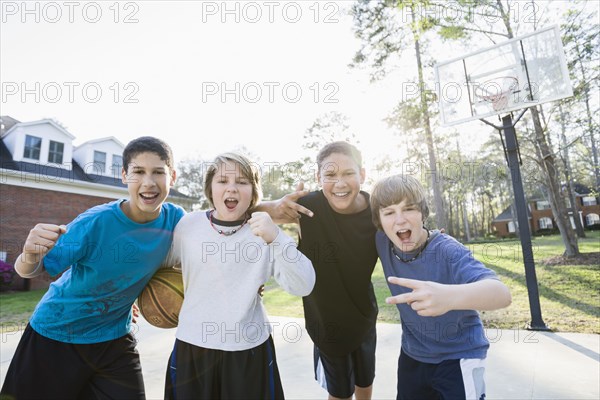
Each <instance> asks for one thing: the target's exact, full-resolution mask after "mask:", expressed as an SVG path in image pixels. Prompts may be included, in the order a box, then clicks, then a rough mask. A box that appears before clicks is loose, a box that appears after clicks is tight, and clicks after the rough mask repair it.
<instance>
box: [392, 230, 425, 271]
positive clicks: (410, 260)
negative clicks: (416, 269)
mask: <svg viewBox="0 0 600 400" xmlns="http://www.w3.org/2000/svg"><path fill="white" fill-rule="evenodd" d="M424 228H425V227H424ZM425 230H426V231H427V239H425V243H423V246H422V247H421V249H420V250H419V251H418V252H417V254H415V255H414V256H413V257H412V258H409V259H408V260H405V259H403V258H402V257H400V255H399V254H398V253H396V249H395V248H394V243H392V242H390V246H391V248H392V253H393V254H394V256H396V258H397V259H398V260H399V261H402V262H404V263H409V262H413V261H415V260H416V259H417V257H419V256H420V255H421V253H422V252H423V250H425V247H427V245H428V244H429V237H430V236H431V234H430V233H429V229H427V228H425Z"/></svg>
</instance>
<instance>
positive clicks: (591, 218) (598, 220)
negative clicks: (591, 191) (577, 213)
mask: <svg viewBox="0 0 600 400" xmlns="http://www.w3.org/2000/svg"><path fill="white" fill-rule="evenodd" d="M598 224H600V216H598V214H593V213H592V214H588V215H586V216H585V225H586V226H591V225H598Z"/></svg>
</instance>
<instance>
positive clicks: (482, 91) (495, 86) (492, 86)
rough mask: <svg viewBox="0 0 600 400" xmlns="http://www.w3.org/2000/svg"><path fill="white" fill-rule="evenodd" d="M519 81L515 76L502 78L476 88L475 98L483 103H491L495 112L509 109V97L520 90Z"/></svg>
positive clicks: (491, 80)
mask: <svg viewBox="0 0 600 400" xmlns="http://www.w3.org/2000/svg"><path fill="white" fill-rule="evenodd" d="M518 89H519V80H518V79H517V78H515V77H514V76H500V77H497V78H494V79H490V80H489V81H486V82H484V83H482V84H481V85H479V86H476V87H475V91H474V93H475V97H476V98H478V99H479V100H480V101H481V102H485V103H491V104H492V108H493V110H494V111H497V112H500V111H502V110H505V109H506V108H507V107H508V100H509V96H510V95H511V94H512V93H517V92H518V91H519V90H518Z"/></svg>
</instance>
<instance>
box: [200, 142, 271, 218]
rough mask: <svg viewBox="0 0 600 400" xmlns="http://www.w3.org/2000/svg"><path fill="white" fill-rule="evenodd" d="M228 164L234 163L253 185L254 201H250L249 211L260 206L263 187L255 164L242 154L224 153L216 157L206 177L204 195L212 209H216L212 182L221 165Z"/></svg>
mask: <svg viewBox="0 0 600 400" xmlns="http://www.w3.org/2000/svg"><path fill="white" fill-rule="evenodd" d="M226 162H232V163H234V164H235V165H236V168H240V172H241V174H242V175H243V176H244V177H245V178H246V179H248V180H249V181H250V184H251V185H252V200H250V206H249V207H248V209H249V210H250V209H252V208H253V207H254V206H255V205H256V204H258V202H259V200H260V198H261V196H262V186H261V183H260V171H259V169H258V168H257V167H256V165H255V164H254V163H252V162H251V161H250V160H248V158H247V157H245V156H244V155H242V154H239V153H233V152H230V153H223V154H221V155H218V156H217V157H215V159H214V160H213V162H212V163H210V164H209V166H208V169H207V170H206V175H205V176H204V195H205V196H206V198H207V199H208V202H209V203H210V206H211V207H214V206H215V205H214V203H213V193H212V181H213V178H214V177H215V174H216V173H217V170H218V169H219V166H220V165H221V164H224V163H226Z"/></svg>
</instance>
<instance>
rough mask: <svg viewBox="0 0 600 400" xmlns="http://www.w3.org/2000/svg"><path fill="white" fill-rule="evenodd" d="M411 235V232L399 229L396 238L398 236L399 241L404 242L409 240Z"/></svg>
mask: <svg viewBox="0 0 600 400" xmlns="http://www.w3.org/2000/svg"><path fill="white" fill-rule="evenodd" d="M411 233H412V231H411V230H410V229H400V230H399V231H398V232H396V236H398V237H399V238H400V240H402V241H405V240H408V239H410V235H411Z"/></svg>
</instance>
